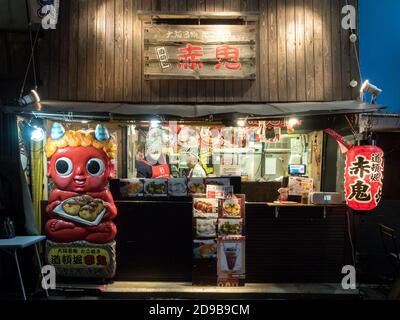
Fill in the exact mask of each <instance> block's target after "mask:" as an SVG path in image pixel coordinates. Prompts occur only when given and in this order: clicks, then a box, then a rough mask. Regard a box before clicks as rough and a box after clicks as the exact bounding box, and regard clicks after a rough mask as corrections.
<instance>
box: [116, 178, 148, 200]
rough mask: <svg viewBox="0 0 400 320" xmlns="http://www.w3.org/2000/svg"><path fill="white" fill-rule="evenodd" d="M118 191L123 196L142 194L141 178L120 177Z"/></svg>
mask: <svg viewBox="0 0 400 320" xmlns="http://www.w3.org/2000/svg"><path fill="white" fill-rule="evenodd" d="M119 190H120V193H121V196H122V197H123V198H132V197H140V196H143V180H142V179H138V178H134V179H120V188H119Z"/></svg>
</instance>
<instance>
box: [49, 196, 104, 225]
mask: <svg viewBox="0 0 400 320" xmlns="http://www.w3.org/2000/svg"><path fill="white" fill-rule="evenodd" d="M54 212H55V213H57V214H58V215H59V216H60V217H63V218H65V219H68V220H73V221H76V222H79V223H82V224H86V225H89V226H95V225H97V224H99V222H100V221H101V219H102V218H103V215H104V213H105V212H106V208H105V206H104V202H103V200H101V199H97V198H93V197H91V196H89V195H82V196H76V197H72V198H68V199H66V200H64V201H63V202H61V203H60V204H59V205H58V206H57V207H56V208H55V209H54Z"/></svg>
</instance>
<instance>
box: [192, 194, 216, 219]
mask: <svg viewBox="0 0 400 320" xmlns="http://www.w3.org/2000/svg"><path fill="white" fill-rule="evenodd" d="M218 211H219V206H218V199H208V198H194V199H193V217H195V218H217V217H218Z"/></svg>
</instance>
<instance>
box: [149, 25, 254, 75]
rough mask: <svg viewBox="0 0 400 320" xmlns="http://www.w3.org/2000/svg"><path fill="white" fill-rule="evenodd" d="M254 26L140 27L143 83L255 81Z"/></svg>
mask: <svg viewBox="0 0 400 320" xmlns="http://www.w3.org/2000/svg"><path fill="white" fill-rule="evenodd" d="M256 52H257V51H256V27H255V26H254V25H218V28H215V26H212V25H162V24H157V25H155V24H146V25H145V26H144V59H145V60H144V76H145V79H147V80H151V79H193V80H200V79H255V78H256V56H257V53H256Z"/></svg>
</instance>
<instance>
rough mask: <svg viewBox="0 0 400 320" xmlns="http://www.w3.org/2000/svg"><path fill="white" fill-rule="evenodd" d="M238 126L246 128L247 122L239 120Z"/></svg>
mask: <svg viewBox="0 0 400 320" xmlns="http://www.w3.org/2000/svg"><path fill="white" fill-rule="evenodd" d="M236 124H237V126H238V127H244V126H246V120H243V119H239V120H237V121H236Z"/></svg>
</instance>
